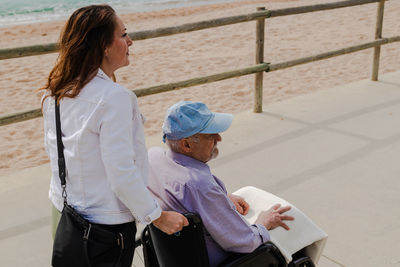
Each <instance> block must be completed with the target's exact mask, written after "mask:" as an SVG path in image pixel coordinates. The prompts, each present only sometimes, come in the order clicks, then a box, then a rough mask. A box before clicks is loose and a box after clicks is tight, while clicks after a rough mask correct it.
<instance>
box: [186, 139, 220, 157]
mask: <svg viewBox="0 0 400 267" xmlns="http://www.w3.org/2000/svg"><path fill="white" fill-rule="evenodd" d="M221 140H222V138H221V136H220V135H219V134H195V135H192V136H191V137H189V138H188V142H189V144H190V148H191V157H192V158H195V159H197V160H199V161H202V162H204V163H206V162H208V161H209V160H211V159H213V158H216V157H217V156H218V147H217V143H218V142H220V141H221Z"/></svg>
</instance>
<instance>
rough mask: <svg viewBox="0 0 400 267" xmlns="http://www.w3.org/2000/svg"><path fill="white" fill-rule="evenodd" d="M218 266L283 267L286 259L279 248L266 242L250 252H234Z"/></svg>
mask: <svg viewBox="0 0 400 267" xmlns="http://www.w3.org/2000/svg"><path fill="white" fill-rule="evenodd" d="M266 264H268V265H266ZM219 266H220V267H244V266H273V267H284V266H286V260H285V258H284V257H283V256H282V254H281V253H280V251H279V249H278V248H277V247H276V246H275V245H274V244H272V243H270V242H267V243H265V244H262V245H261V246H259V247H258V248H257V249H256V250H254V251H253V252H251V253H247V254H242V253H235V254H233V255H231V256H229V257H228V258H227V259H226V260H224V261H223V262H222V263H221V264H220V265H219Z"/></svg>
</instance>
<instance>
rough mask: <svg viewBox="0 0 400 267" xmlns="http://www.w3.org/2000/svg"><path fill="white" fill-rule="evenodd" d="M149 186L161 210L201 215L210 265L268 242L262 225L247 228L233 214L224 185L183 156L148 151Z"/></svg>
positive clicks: (153, 149)
mask: <svg viewBox="0 0 400 267" xmlns="http://www.w3.org/2000/svg"><path fill="white" fill-rule="evenodd" d="M149 163H150V172H149V180H148V187H149V189H150V191H151V192H152V193H153V194H154V195H155V197H156V198H157V200H158V201H159V204H160V205H161V208H162V209H163V210H173V211H177V212H180V213H187V212H193V213H197V214H199V215H200V217H201V219H202V221H203V224H204V227H205V231H204V235H205V242H206V245H207V250H208V257H209V261H210V265H211V266H216V265H218V264H219V263H221V261H223V260H224V259H225V258H226V257H227V256H228V255H229V253H228V252H227V251H230V252H240V253H249V252H252V251H253V250H254V249H256V248H257V247H258V246H260V245H261V244H262V243H264V242H267V241H268V240H269V234H268V231H267V229H266V228H265V227H264V226H263V225H258V224H256V225H250V224H248V223H247V222H246V220H245V219H244V218H243V217H242V216H241V215H240V214H239V213H238V212H237V211H236V208H235V205H234V204H233V203H232V201H231V200H230V199H229V197H228V196H227V192H226V188H225V185H224V183H223V182H222V181H221V180H219V179H218V178H217V177H215V176H214V175H212V173H211V171H210V167H209V166H208V165H207V164H205V163H203V162H201V161H198V160H196V159H194V158H191V157H188V156H185V155H183V154H179V153H175V152H172V151H170V150H164V149H162V148H160V147H154V148H151V149H150V150H149Z"/></svg>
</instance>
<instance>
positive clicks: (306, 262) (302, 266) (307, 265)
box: [288, 256, 315, 267]
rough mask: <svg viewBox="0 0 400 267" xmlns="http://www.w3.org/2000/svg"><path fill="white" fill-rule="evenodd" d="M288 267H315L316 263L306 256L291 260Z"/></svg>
mask: <svg viewBox="0 0 400 267" xmlns="http://www.w3.org/2000/svg"><path fill="white" fill-rule="evenodd" d="M288 267H315V264H314V263H313V262H312V260H311V259H310V257H308V256H304V257H301V258H298V259H296V260H293V261H291V262H290V263H289V265H288Z"/></svg>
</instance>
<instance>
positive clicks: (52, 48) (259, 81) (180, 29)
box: [0, 0, 400, 126]
mask: <svg viewBox="0 0 400 267" xmlns="http://www.w3.org/2000/svg"><path fill="white" fill-rule="evenodd" d="M385 1H389V0H348V1H341V2H335V3H327V4H318V5H311V6H302V7H294V8H285V9H277V10H265V8H258V9H257V12H255V13H250V14H246V15H238V16H232V17H225V18H219V19H213V20H207V21H200V22H196V23H188V24H183V25H180V26H175V27H166V28H159V29H155V30H148V31H140V32H133V33H129V36H130V37H131V39H132V40H136V41H137V40H145V39H150V38H156V37H161V36H168V35H173V34H179V33H185V32H191V31H197V30H203V29H208V28H214V27H220V26H225V25H231V24H236V23H242V22H248V21H253V20H256V21H257V24H256V25H257V26H256V34H257V35H256V65H254V66H250V67H247V68H243V69H238V70H233V71H228V72H222V73H217V74H213V75H209V76H203V77H198V78H192V79H189V80H184V81H179V82H174V83H168V84H162V85H157V86H152V87H147V88H141V89H135V90H133V92H134V93H135V94H136V95H137V96H138V97H141V96H146V95H151V94H157V93H162V92H167V91H172V90H176V89H180V88H185V87H190V86H195V85H200V84H205V83H211V82H216V81H221V80H225V79H230V78H234V77H239V76H244V75H249V74H256V75H255V90H254V112H257V113H258V112H262V99H263V98H262V91H263V72H264V71H265V72H271V71H276V70H281V69H285V68H289V67H293V66H296V65H300V64H305V63H309V62H313V61H318V60H322V59H327V58H331V57H335V56H339V55H344V54H349V53H353V52H357V51H360V50H364V49H369V48H374V60H373V68H372V78H371V79H372V80H373V81H376V80H377V79H378V72H379V57H380V47H381V46H382V45H384V44H389V43H393V42H399V41H400V36H394V37H389V38H382V25H383V13H384V12H383V11H384V3H385ZM370 3H378V8H377V22H376V30H375V40H374V41H371V42H368V43H364V44H360V45H355V46H351V47H346V48H342V49H338V50H334V51H329V52H324V53H321V54H317V55H313V56H309V57H304V58H298V59H294V60H290V61H286V62H280V63H274V64H271V63H264V24H265V19H270V18H274V17H280V16H287V15H295V14H302V13H308V12H315V11H323V10H331V9H336V8H344V7H351V6H357V5H364V4H370ZM56 51H57V45H56V44H55V43H52V44H47V45H36V46H28V47H19V48H11V49H1V50H0V60H1V59H9V58H16V57H24V56H32V55H41V54H47V53H53V52H56ZM40 116H41V111H40V109H35V110H30V111H25V112H19V113H15V114H11V115H6V116H2V117H0V126H2V125H7V124H11V123H15V122H20V121H25V120H29V119H33V118H37V117H40Z"/></svg>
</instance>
